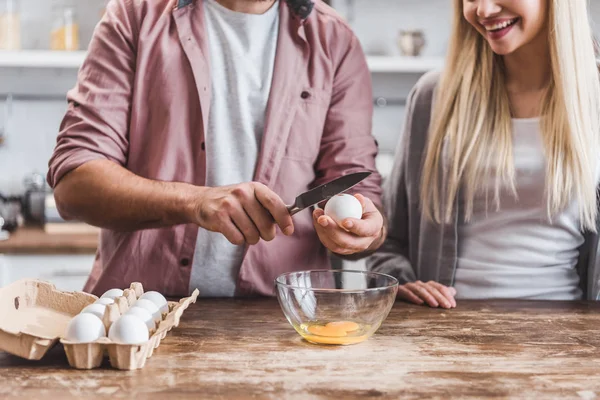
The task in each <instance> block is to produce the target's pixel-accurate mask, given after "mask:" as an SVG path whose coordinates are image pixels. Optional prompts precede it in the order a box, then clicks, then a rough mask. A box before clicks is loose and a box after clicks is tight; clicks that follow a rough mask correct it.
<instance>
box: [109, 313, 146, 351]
mask: <svg viewBox="0 0 600 400" xmlns="http://www.w3.org/2000/svg"><path fill="white" fill-rule="evenodd" d="M108 338H109V339H110V340H112V341H113V342H115V343H120V344H142V343H145V342H147V341H148V339H149V338H150V334H149V332H148V327H147V326H146V324H145V323H144V321H142V320H141V319H140V318H139V317H136V316H135V315H123V316H121V317H120V318H119V319H118V320H116V321H115V322H113V324H112V325H111V326H110V329H109V330H108Z"/></svg>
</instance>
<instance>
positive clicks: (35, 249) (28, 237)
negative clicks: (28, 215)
mask: <svg viewBox="0 0 600 400" xmlns="http://www.w3.org/2000/svg"><path fill="white" fill-rule="evenodd" d="M97 248H98V235H97V234H48V233H46V232H44V230H43V229H42V228H41V227H25V228H20V229H18V230H17V231H16V232H15V233H13V234H11V236H10V238H9V239H8V240H4V241H0V254H94V253H95V252H96V249H97Z"/></svg>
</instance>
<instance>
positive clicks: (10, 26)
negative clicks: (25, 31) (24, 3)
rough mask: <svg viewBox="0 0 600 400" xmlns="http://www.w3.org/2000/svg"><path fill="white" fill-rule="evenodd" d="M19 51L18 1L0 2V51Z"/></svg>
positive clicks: (1, 0) (19, 19) (19, 22)
mask: <svg viewBox="0 0 600 400" xmlns="http://www.w3.org/2000/svg"><path fill="white" fill-rule="evenodd" d="M20 49H21V16H20V14H19V0H0V50H20Z"/></svg>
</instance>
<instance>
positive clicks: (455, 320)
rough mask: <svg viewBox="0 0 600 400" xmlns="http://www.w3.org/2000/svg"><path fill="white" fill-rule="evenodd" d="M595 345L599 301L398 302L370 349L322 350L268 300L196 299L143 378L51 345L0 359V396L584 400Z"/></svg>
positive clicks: (594, 378) (593, 371)
mask: <svg viewBox="0 0 600 400" xmlns="http://www.w3.org/2000/svg"><path fill="white" fill-rule="evenodd" d="M599 346H600V305H599V304H596V303H584V302H583V303H549V302H524V301H492V302H475V301H471V302H468V301H464V302H460V303H459V305H458V308H457V309H455V310H452V311H444V310H432V309H428V308H425V307H419V306H412V305H407V304H404V303H397V304H396V305H395V307H394V309H393V310H392V312H391V313H390V316H389V317H388V319H387V320H386V322H385V323H384V325H383V326H382V327H381V329H380V330H379V331H378V333H377V334H376V335H375V336H374V337H373V338H371V339H370V340H369V341H367V342H365V343H362V344H359V345H354V346H348V347H322V346H316V345H311V344H308V343H306V342H304V341H302V340H301V339H300V337H299V336H298V335H297V334H296V333H295V331H294V330H293V329H292V328H291V326H290V325H289V324H288V323H287V321H286V320H285V319H284V317H283V315H282V313H281V311H280V309H279V306H278V304H277V302H276V301H275V300H273V299H260V300H198V303H197V304H195V305H192V306H191V307H190V308H189V310H188V311H186V313H184V316H183V319H182V322H181V325H180V326H179V328H176V329H174V330H173V331H172V332H171V333H170V334H169V335H168V336H167V338H166V339H165V340H164V341H163V344H162V345H161V346H160V347H159V348H158V350H157V351H156V352H155V354H154V356H153V357H152V358H151V359H150V360H148V363H147V364H146V367H145V368H144V369H143V370H139V371H131V372H123V371H115V370H111V369H109V368H108V366H107V367H106V368H104V369H100V370H92V371H76V370H72V369H69V368H68V366H67V363H66V359H65V356H64V353H63V351H62V349H61V348H60V347H58V348H55V349H53V350H52V351H51V353H50V354H49V355H48V356H47V357H46V358H45V359H43V360H42V361H39V362H27V361H23V360H20V359H18V358H15V357H12V356H9V355H6V354H0V398H3V399H5V398H7V399H13V398H27V399H36V398H39V399H42V398H43V399H50V398H60V399H68V398H86V399H88V398H89V399H96V398H97V399H100V398H107V395H112V396H111V397H110V398H111V399H116V398H128V399H142V398H144V399H169V400H173V399H180V398H184V399H188V398H189V399H196V398H203V399H207V398H210V399H246V398H256V399H260V398H265V399H281V398H286V399H358V398H377V399H398V398H403V399H420V398H440V399H442V398H443V399H446V398H451V397H457V398H486V397H494V398H530V399H541V398H572V399H593V398H597V397H596V396H598V395H600V379H599V378H600V352H599V351H598V347H599Z"/></svg>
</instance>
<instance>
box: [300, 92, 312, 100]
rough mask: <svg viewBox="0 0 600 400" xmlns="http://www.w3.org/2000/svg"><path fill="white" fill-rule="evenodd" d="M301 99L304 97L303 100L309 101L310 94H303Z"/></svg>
mask: <svg viewBox="0 0 600 400" xmlns="http://www.w3.org/2000/svg"><path fill="white" fill-rule="evenodd" d="M300 97H302V98H303V99H305V100H306V99H308V98H309V97H310V93H308V92H307V91H304V92H302V94H301V95H300Z"/></svg>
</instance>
